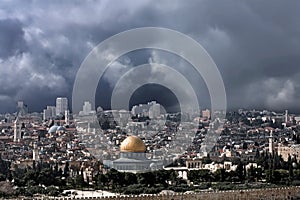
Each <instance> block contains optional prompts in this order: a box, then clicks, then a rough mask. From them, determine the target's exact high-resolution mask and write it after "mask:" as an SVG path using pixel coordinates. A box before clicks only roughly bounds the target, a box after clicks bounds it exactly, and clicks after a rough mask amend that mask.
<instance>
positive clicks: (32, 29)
mask: <svg viewBox="0 0 300 200" xmlns="http://www.w3.org/2000/svg"><path fill="white" fill-rule="evenodd" d="M299 9H300V2H299V1H296V0H295V1H292V0H290V1H280V0H264V1H258V0H251V1H243V0H235V1H234V0H228V1H214V0H198V1H188V2H186V1H176V0H175V1H174V0H172V1H171V0H170V1H168V0H165V1H160V2H158V1H157V2H153V1H148V0H142V1H117V0H114V1H108V0H107V1H106V0H103V1H92V0H89V1H71V0H70V1H55V0H54V1H30V0H25V1H23V0H22V1H21V0H20V1H7V0H4V1H1V2H0V113H5V112H14V111H15V110H16V102H17V101H18V100H23V101H24V102H25V103H26V104H27V105H28V107H29V110H30V111H39V112H40V111H42V109H44V108H45V107H46V106H47V105H55V99H56V97H57V96H66V97H68V98H69V99H71V96H72V88H73V83H74V80H75V77H76V73H77V71H78V69H79V67H80V65H81V63H82V62H83V60H84V59H85V58H86V56H87V55H88V54H89V52H90V51H91V50H92V49H93V48H94V47H96V46H97V45H98V44H99V43H100V42H102V41H103V40H105V39H107V38H109V37H111V36H113V35H115V34H117V33H120V32H122V31H125V30H129V29H132V28H140V27H164V28H169V29H172V30H176V31H179V32H181V33H183V34H186V35H188V36H190V37H191V38H193V39H194V40H196V41H197V42H199V43H200V44H201V45H202V46H203V47H204V48H205V49H206V51H207V52H208V53H209V55H210V56H211V57H212V59H213V60H214V62H215V63H216V65H217V67H218V69H219V71H220V73H221V76H222V78H223V81H224V85H225V89H226V96H227V106H228V109H238V108H246V109H271V110H275V111H283V110H285V109H289V110H291V112H300V104H299V100H300V98H299V97H300V20H299V19H300V12H299ZM154 61H155V62H159V63H165V64H168V65H169V66H174V68H176V69H178V70H181V72H182V73H183V74H184V75H185V76H186V78H187V79H188V80H189V81H191V83H192V84H191V85H192V86H193V87H194V89H195V91H196V93H197V96H198V98H199V99H201V105H200V106H201V107H203V108H204V107H209V106H210V100H209V94H208V92H207V88H206V86H205V83H204V82H203V80H202V79H201V77H197V76H195V75H194V73H193V70H190V67H189V66H188V65H189V64H188V63H186V62H185V61H182V60H180V59H179V58H178V57H176V56H174V55H170V54H169V53H167V52H162V51H158V50H155V49H153V50H151V49H150V50H145V51H142V50H141V51H137V52H133V53H129V54H128V55H124V56H122V57H121V58H119V59H118V60H117V61H116V62H115V63H114V64H113V65H112V66H110V67H109V69H108V70H107V71H106V73H105V75H104V77H102V78H101V80H100V83H99V87H98V90H97V95H96V104H97V105H96V106H102V107H104V108H106V109H108V108H109V102H110V100H109V99H110V95H111V93H112V90H113V87H114V85H115V83H116V81H117V80H118V79H119V78H120V77H121V76H122V74H124V72H125V71H126V70H128V69H130V68H131V67H133V66H136V65H138V64H142V63H151V62H154ZM148 100H157V101H158V102H159V103H161V104H163V105H165V106H170V107H172V106H174V105H175V104H176V103H178V102H177V100H176V98H175V99H174V95H173V94H172V93H171V92H170V91H168V89H167V88H165V87H163V86H162V87H158V86H157V85H155V86H153V87H151V85H150V86H149V85H148V86H144V87H141V88H140V89H139V90H138V91H136V93H135V94H134V95H133V97H132V100H131V104H136V103H140V102H146V101H148Z"/></svg>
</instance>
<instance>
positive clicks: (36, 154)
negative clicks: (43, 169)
mask: <svg viewBox="0 0 300 200" xmlns="http://www.w3.org/2000/svg"><path fill="white" fill-rule="evenodd" d="M39 159H40V157H39V149H38V146H37V144H36V143H34V144H33V151H32V160H34V161H39Z"/></svg>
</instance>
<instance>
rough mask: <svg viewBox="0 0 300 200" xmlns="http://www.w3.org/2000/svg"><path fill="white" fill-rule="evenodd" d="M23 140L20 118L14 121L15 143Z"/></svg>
mask: <svg viewBox="0 0 300 200" xmlns="http://www.w3.org/2000/svg"><path fill="white" fill-rule="evenodd" d="M20 138H21V125H20V124H19V117H17V118H16V120H15V121H14V142H18V140H19V139H20Z"/></svg>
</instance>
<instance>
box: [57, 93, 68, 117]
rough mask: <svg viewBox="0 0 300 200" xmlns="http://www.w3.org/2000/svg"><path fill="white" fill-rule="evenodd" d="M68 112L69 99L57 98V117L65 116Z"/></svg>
mask: <svg viewBox="0 0 300 200" xmlns="http://www.w3.org/2000/svg"><path fill="white" fill-rule="evenodd" d="M66 110H68V99H67V98H66V97H57V98H56V115H60V114H62V115H63V114H65V111H66Z"/></svg>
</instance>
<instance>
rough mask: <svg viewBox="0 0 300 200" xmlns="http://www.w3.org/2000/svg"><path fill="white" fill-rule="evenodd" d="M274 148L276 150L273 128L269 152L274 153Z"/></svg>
mask: <svg viewBox="0 0 300 200" xmlns="http://www.w3.org/2000/svg"><path fill="white" fill-rule="evenodd" d="M273 150H274V140H273V131H272V130H271V132H270V137H269V153H271V154H273Z"/></svg>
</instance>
